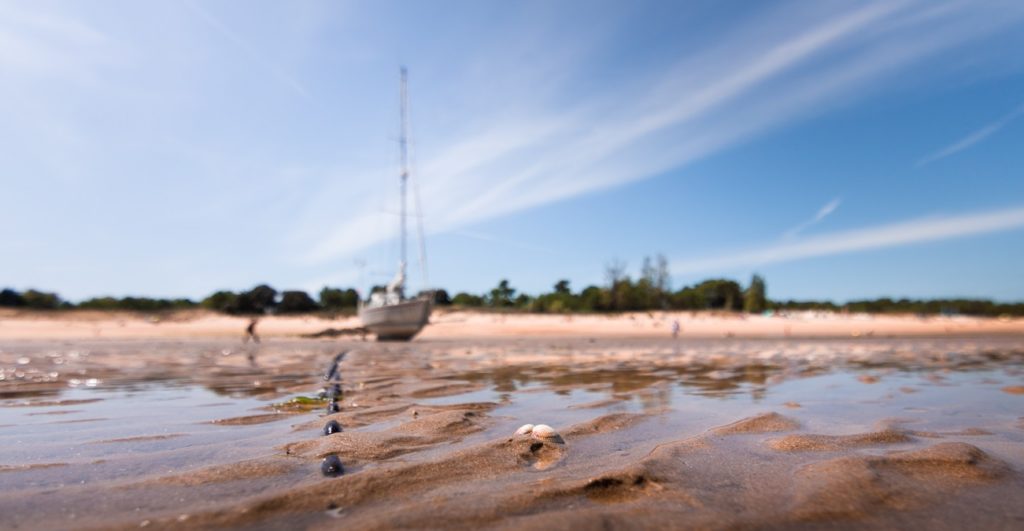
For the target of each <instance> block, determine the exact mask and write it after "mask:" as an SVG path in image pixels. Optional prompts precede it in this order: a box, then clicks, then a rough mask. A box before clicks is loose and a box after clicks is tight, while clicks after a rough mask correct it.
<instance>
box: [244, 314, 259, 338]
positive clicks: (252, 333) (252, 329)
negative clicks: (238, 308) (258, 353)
mask: <svg viewBox="0 0 1024 531" xmlns="http://www.w3.org/2000/svg"><path fill="white" fill-rule="evenodd" d="M258 322H259V319H257V318H255V317H253V318H252V320H250V321H249V326H247V327H245V337H243V338H242V343H248V342H249V340H250V339H251V340H252V341H253V343H259V342H260V336H258V335H256V323H258Z"/></svg>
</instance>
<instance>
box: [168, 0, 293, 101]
mask: <svg viewBox="0 0 1024 531" xmlns="http://www.w3.org/2000/svg"><path fill="white" fill-rule="evenodd" d="M183 4H184V5H185V6H186V7H187V8H188V9H189V10H191V11H192V12H193V13H195V14H196V15H197V16H198V17H199V18H200V19H201V20H202V21H203V22H205V23H206V24H207V25H208V26H210V27H211V28H213V29H215V30H217V31H219V32H220V33H221V34H223V35H224V36H225V37H226V38H227V39H228V40H230V41H231V42H232V43H234V44H235V46H238V48H239V49H240V50H242V51H243V52H244V53H245V54H246V55H248V56H249V58H250V59H252V61H253V62H255V63H256V64H258V65H259V66H260V67H262V68H264V69H265V70H266V71H267V72H269V73H270V74H271V75H272V76H274V77H275V78H277V80H278V81H279V82H281V83H283V84H284V85H285V86H287V87H288V88H289V89H291V90H292V91H294V92H295V93H296V94H298V95H299V96H302V97H303V98H306V99H309V92H308V91H307V90H306V88H305V87H303V86H302V84H301V83H299V82H298V81H296V80H295V78H294V77H292V76H291V75H289V74H288V73H287V72H285V71H284V69H282V68H281V67H280V66H279V65H277V64H275V63H274V62H273V61H271V60H269V59H267V57H266V54H265V53H263V52H261V51H259V50H257V49H256V47H254V46H253V45H252V44H251V43H249V41H248V40H246V39H244V38H242V36H241V35H239V34H238V33H237V32H236V31H235V30H233V29H231V28H230V27H229V26H228V25H227V24H225V23H224V22H222V21H221V20H220V19H219V18H217V17H216V16H214V15H213V13H210V12H209V11H207V10H206V9H203V8H202V7H201V6H199V5H198V4H196V3H194V2H192V1H191V0H184V1H183Z"/></svg>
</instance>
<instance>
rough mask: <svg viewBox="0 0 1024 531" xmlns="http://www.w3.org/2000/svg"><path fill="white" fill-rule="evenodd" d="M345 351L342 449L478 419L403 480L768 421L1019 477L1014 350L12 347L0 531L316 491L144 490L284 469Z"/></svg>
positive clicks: (1015, 345) (981, 345) (1020, 404)
mask: <svg viewBox="0 0 1024 531" xmlns="http://www.w3.org/2000/svg"><path fill="white" fill-rule="evenodd" d="M345 349H351V350H352V352H351V353H350V355H349V356H348V357H347V358H346V359H345V361H344V367H343V371H344V375H345V376H344V380H342V382H341V383H340V384H339V385H340V389H339V392H338V401H337V404H336V408H337V409H338V410H339V411H340V412H339V413H335V414H339V415H346V414H347V415H350V416H351V417H349V418H351V419H352V422H353V424H352V425H351V427H350V424H348V423H347V422H348V421H346V423H344V430H345V432H346V433H349V432H356V433H363V432H365V433H367V434H385V433H388V432H390V431H391V430H393V429H394V428H396V426H399V425H402V424H404V423H407V422H409V421H410V419H415V418H416V416H417V415H418V412H417V410H418V409H420V410H424V411H433V412H437V411H443V410H444V409H445V408H452V407H456V406H460V407H461V405H467V404H468V405H474V404H475V405H477V406H478V407H479V408H480V410H481V411H486V412H487V415H488V420H487V422H482V423H481V426H482V427H481V429H480V431H479V432H467V433H465V434H460V435H458V436H457V437H453V439H452V440H451V441H450V442H449V443H448V444H444V445H440V446H437V445H436V444H434V443H432V444H423V445H422V446H421V447H415V448H413V449H412V450H409V451H405V450H403V452H402V453H400V454H395V455H400V456H401V457H398V458H396V459H399V460H401V461H403V462H415V461H416V460H427V459H433V458H436V457H437V456H439V455H442V454H444V453H445V452H451V451H454V450H455V449H459V448H466V447H469V446H471V445H474V444H480V443H482V442H486V441H491V440H496V439H501V438H503V437H507V436H508V434H509V433H511V432H512V431H513V430H514V429H515V427H516V426H519V425H522V424H524V423H535V424H537V423H544V424H549V425H552V426H555V427H567V426H571V425H574V424H578V423H580V422H583V421H587V420H590V419H593V418H595V417H598V416H601V415H607V414H612V413H642V414H645V415H647V416H649V417H650V419H653V420H649V421H646V422H645V423H644V424H643V425H642V429H640V428H638V429H636V430H634V431H631V432H629V433H623V434H620V435H618V436H617V437H616V438H615V439H614V440H612V441H610V442H607V443H597V442H594V443H589V444H591V445H592V446H594V445H596V446H594V447H595V448H599V449H600V450H601V451H604V450H607V451H612V452H616V455H621V456H629V455H633V454H643V452H646V451H649V446H650V445H651V444H654V443H653V442H652V441H660V440H664V441H672V440H678V439H680V437H684V436H694V435H697V434H700V433H702V432H705V431H707V430H709V429H711V428H712V427H714V426H720V425H723V424H727V423H729V422H733V421H735V420H737V419H740V418H744V417H749V416H750V415H751V412H767V411H772V412H784V413H785V414H786V415H787V416H789V417H792V418H793V419H796V420H797V421H798V422H799V423H800V424H801V425H802V426H803V427H804V428H805V429H806V430H810V431H812V432H815V433H827V434H832V435H844V434H856V433H863V432H867V431H871V430H877V429H879V428H878V426H879V423H880V422H884V423H885V426H906V427H909V428H908V429H912V430H915V431H914V433H915V434H917V435H918V436H921V437H927V436H928V435H927V434H929V433H931V434H937V435H935V436H936V437H939V436H941V434H945V433H959V434H966V435H964V436H970V437H973V438H974V439H977V440H981V441H986V443H985V444H988V445H989V447H987V448H988V449H995V451H997V452H998V453H999V456H1000V458H1001V459H1004V460H1006V461H1007V462H1009V463H1011V464H1012V465H1014V466H1018V467H1019V466H1024V450H1022V446H1021V445H1020V443H1021V442H1022V441H1024V433H1021V429H1022V428H1024V426H1022V425H1021V423H1022V422H1024V420H1022V419H1021V416H1022V415H1024V396H1022V395H1021V394H1020V393H1018V392H1015V391H1013V390H1014V389H1021V388H1022V386H1024V346H1022V345H1021V344H1020V342H1018V341H1017V340H1015V339H970V340H927V339H920V340H912V341H911V340H906V341H904V340H862V341H791V342H785V341H781V342H780V341H753V340H750V341H728V342H726V341H692V342H682V341H680V342H667V341H649V340H648V341H639V340H637V341H621V342H602V343H597V344H594V343H589V342H582V341H581V342H572V341H566V342H552V341H547V340H545V341H540V340H537V341H532V342H531V341H506V342H491V343H488V342H477V343H474V344H459V343H449V342H436V343H430V342H424V343H412V344H408V345H379V346H378V345H373V346H368V345H366V344H343V343H335V342H314V341H293V342H289V341H281V342H277V343H265V344H263V345H261V346H260V347H259V349H258V350H257V349H256V348H255V347H252V346H249V347H248V348H240V347H238V346H237V345H235V346H231V345H224V344H220V343H217V342H203V341H194V342H170V341H168V342H148V343H144V342H130V341H122V342H107V343H104V342H96V343H88V344H73V345H70V344H42V343H30V342H26V343H19V344H12V345H4V346H0V426H3V429H2V430H0V447H3V448H4V453H3V456H2V457H0V514H4V513H5V511H6V514H7V515H8V516H7V517H3V516H0V527H11V526H13V525H14V524H18V523H24V520H21V519H18V518H17V516H18V514H19V513H20V514H22V515H23V514H30V515H31V514H44V513H43V512H42V511H45V510H46V507H47V506H46V503H45V499H44V498H40V496H43V494H44V493H50V494H46V495H47V496H49V495H52V493H55V492H60V493H61V494H62V496H65V497H66V498H67V499H68V500H71V501H69V502H68V504H67V509H66V510H65V512H66V514H65V513H62V514H60V515H58V516H54V517H53V518H55V519H56V520H52V521H53V522H57V521H60V522H65V523H66V521H65V520H61V519H62V518H65V519H68V520H74V519H76V518H80V517H81V514H80V513H76V512H75V511H76V509H75V507H76V504H75V503H72V501H73V500H79V505H77V507H78V508H79V509H78V510H80V509H81V507H82V506H86V505H88V501H89V500H91V499H92V496H94V495H95V494H94V492H93V491H91V490H88V486H89V485H98V487H97V488H98V489H99V491H98V492H103V491H104V490H107V489H120V488H123V487H124V486H125V485H134V483H132V482H137V481H144V482H145V481H157V482H158V483H156V484H159V485H160V486H159V487H149V488H148V490H147V489H146V488H138V489H135V488H134V487H133V489H134V490H133V492H134V493H135V494H134V495H135V496H136V497H135V498H131V499H130V501H126V502H124V503H123V504H121V505H117V504H114V505H112V506H110V507H109V508H108V509H107V510H108V511H110V514H111V515H112V516H111V520H110V521H117V522H121V521H125V522H128V521H131V520H132V518H134V514H133V515H130V516H126V514H125V513H124V511H128V510H130V509H131V508H134V507H135V506H139V507H144V508H146V511H149V512H153V513H154V514H157V513H160V511H182V510H184V509H185V508H190V509H194V508H195V507H197V506H211V507H215V506H217V504H218V503H228V502H230V501H231V500H234V499H238V498H239V497H240V496H242V495H243V494H244V493H246V492H259V491H260V489H270V490H274V489H283V488H287V487H289V486H293V485H305V484H309V483H310V482H315V481H319V480H322V479H323V478H322V477H321V473H320V471H319V467H320V464H319V462H316V463H315V464H312V465H311V464H310V463H307V462H306V461H304V460H303V459H301V458H290V460H287V461H280V462H278V461H275V463H277V465H275V466H278V468H277V469H275V473H274V474H264V473H262V472H259V473H257V472H253V473H252V475H253V477H251V478H249V479H247V480H246V483H245V486H244V487H243V486H240V485H241V483H239V482H237V481H235V482H231V481H223V482H221V483H217V482H214V481H199V480H195V479H188V480H185V479H181V480H175V481H186V482H188V481H191V482H194V483H195V484H194V485H191V484H190V485H191V486H192V487H196V486H198V487H201V488H194V489H193V491H194V492H189V493H188V494H187V495H186V494H181V493H180V492H178V491H175V493H176V494H175V495H176V496H178V495H179V494H181V496H180V498H175V500H178V501H173V500H169V499H165V497H164V495H163V493H164V491H165V490H166V489H168V488H170V487H168V486H167V485H165V484H164V483H159V481H165V482H166V480H165V479H160V478H167V477H177V476H175V475H181V474H183V473H186V472H190V471H191V472H196V471H202V470H206V469H208V468H209V467H211V466H212V467H216V466H228V467H238V466H240V465H241V464H243V463H247V462H249V461H250V460H254V459H267V458H273V459H282V458H283V457H282V453H281V448H282V446H283V445H285V444H287V443H292V442H295V441H300V442H301V441H309V440H314V439H316V438H317V437H320V436H321V432H322V430H323V426H324V421H323V420H322V419H321V417H322V416H323V415H324V414H325V411H324V406H326V404H327V402H325V401H324V402H319V401H310V404H313V405H312V406H310V407H295V408H282V407H280V406H279V405H280V404H281V403H282V402H283V401H285V400H287V399H289V398H291V397H294V396H300V395H301V396H312V395H315V393H316V390H317V389H318V388H320V387H321V386H323V385H324V380H325V371H324V367H329V365H330V363H329V362H330V361H331V360H332V359H334V358H335V356H337V355H338V353H339V351H341V350H345ZM327 373H328V374H327V375H328V376H329V375H330V370H328V371H327ZM327 379H330V378H327ZM332 382H333V380H332ZM314 406H315V407H314ZM645 418H646V417H645ZM920 434H925V435H920ZM600 444H609V445H611V446H609V447H608V448H607V449H604V448H603V447H601V446H600ZM979 444H981V443H979ZM388 455H389V457H387V458H383V459H382V460H383V461H387V460H388V459H391V457H390V454H388ZM569 458H570V459H571V458H572V457H571V456H570V457H569ZM261 466H265V465H261ZM346 466H347V463H346ZM365 466H370V467H372V466H373V463H370V464H368V465H365ZM360 469H361V468H360V467H356V468H354V469H353V470H360ZM260 470H262V469H260ZM210 474H213V473H210ZM198 477H206V476H198ZM211 477H217V476H216V474H214V475H213V476H211ZM68 489H72V490H68ZM74 489H82V490H74ZM40 500H41V501H40ZM133 504H134V505H133ZM129 505H131V506H132V507H131V508H129ZM161 514H162V513H161ZM11 515H14V516H11ZM114 516H116V517H114ZM5 518H8V519H7V520H5ZM100 522H101V523H103V522H106V521H105V520H102V519H101V520H100ZM93 523H96V522H95V521H93ZM57 527H59V526H57Z"/></svg>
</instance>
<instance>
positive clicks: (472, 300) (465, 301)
mask: <svg viewBox="0 0 1024 531" xmlns="http://www.w3.org/2000/svg"><path fill="white" fill-rule="evenodd" d="M452 304H454V305H455V306H463V307H466V308H479V307H480V306H483V305H484V298H483V297H481V296H479V295H473V294H471V293H466V292H460V293H456V294H455V296H454V297H452Z"/></svg>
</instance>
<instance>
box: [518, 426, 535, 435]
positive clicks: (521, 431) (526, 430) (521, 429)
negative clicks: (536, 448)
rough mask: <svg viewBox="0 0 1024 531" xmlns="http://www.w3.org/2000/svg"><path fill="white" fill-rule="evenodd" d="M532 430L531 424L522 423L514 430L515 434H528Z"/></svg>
mask: <svg viewBox="0 0 1024 531" xmlns="http://www.w3.org/2000/svg"><path fill="white" fill-rule="evenodd" d="M531 432H533V424H523V425H522V426H520V427H519V429H518V430H516V435H529V434H530V433H531Z"/></svg>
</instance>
